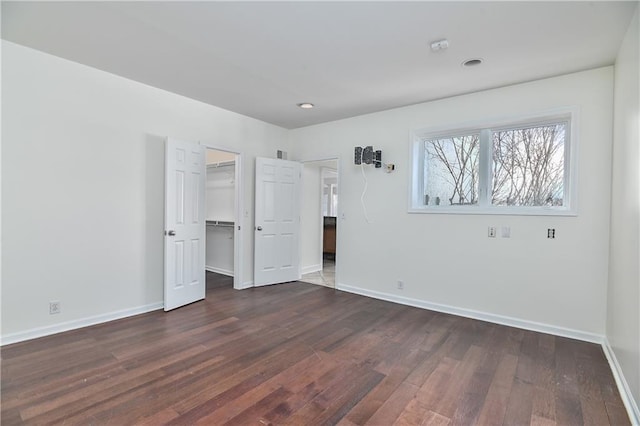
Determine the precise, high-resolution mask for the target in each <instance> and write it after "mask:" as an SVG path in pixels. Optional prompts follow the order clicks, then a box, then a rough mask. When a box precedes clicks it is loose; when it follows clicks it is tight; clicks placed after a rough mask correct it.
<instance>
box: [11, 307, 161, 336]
mask: <svg viewBox="0 0 640 426" xmlns="http://www.w3.org/2000/svg"><path fill="white" fill-rule="evenodd" d="M163 307H164V303H163V302H157V303H151V304H149V305H144V306H139V307H137V308H131V309H123V310H121V311H115V312H109V313H106V314H101V315H96V316H92V317H88V318H82V319H78V320H73V321H66V322H62V323H59V324H53V325H48V326H45V327H37V328H32V329H30V330H26V331H20V332H18V333H10V334H7V335H4V336H2V337H1V338H0V346H4V345H10V344H12V343H18V342H23V341H25V340H31V339H36V338H38V337H44V336H49V335H51V334H57V333H62V332H64V331H70V330H75V329H78V328H82V327H89V326H91V325H96V324H102V323H104V322H108V321H113V320H117V319H121V318H126V317H131V316H134V315H139V314H144V313H147V312H151V311H156V310H158V309H162V308H163Z"/></svg>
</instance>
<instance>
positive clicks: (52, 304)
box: [49, 302, 60, 315]
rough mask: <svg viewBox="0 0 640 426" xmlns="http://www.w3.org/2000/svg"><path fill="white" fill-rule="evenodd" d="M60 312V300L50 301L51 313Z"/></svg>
mask: <svg viewBox="0 0 640 426" xmlns="http://www.w3.org/2000/svg"><path fill="white" fill-rule="evenodd" d="M59 313H60V302H49V315H54V314H59Z"/></svg>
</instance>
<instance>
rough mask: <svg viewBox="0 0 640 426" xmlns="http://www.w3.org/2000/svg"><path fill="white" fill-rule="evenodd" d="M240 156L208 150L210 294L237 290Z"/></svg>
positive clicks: (207, 198) (207, 215)
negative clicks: (216, 291)
mask: <svg viewBox="0 0 640 426" xmlns="http://www.w3.org/2000/svg"><path fill="white" fill-rule="evenodd" d="M238 156H239V155H238V154H235V153H232V152H227V151H220V150H216V149H211V148H207V152H206V164H207V167H206V181H205V201H206V208H205V218H206V245H205V269H206V271H207V272H206V282H207V291H208V290H211V289H214V288H220V287H226V288H234V286H235V285H234V284H235V283H234V280H236V279H237V274H236V265H237V262H236V259H235V257H236V253H237V245H236V244H237V243H236V239H237V238H238V235H237V233H238V231H239V226H238V225H239V224H237V223H236V220H237V216H238V215H237V211H238V208H237V201H238V200H237V193H238V191H237V189H238V188H237V186H238V182H236V180H237V173H236V167H237V157H238Z"/></svg>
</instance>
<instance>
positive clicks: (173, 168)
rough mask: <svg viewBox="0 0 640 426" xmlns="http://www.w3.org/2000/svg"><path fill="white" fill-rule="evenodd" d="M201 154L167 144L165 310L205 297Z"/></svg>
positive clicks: (195, 146)
mask: <svg viewBox="0 0 640 426" xmlns="http://www.w3.org/2000/svg"><path fill="white" fill-rule="evenodd" d="M204 153H205V151H204V147H202V146H201V145H198V144H196V143H193V142H184V141H179V140H176V139H172V138H168V139H167V141H166V152H165V237H164V241H165V251H164V256H165V259H164V264H165V274H164V310H165V311H168V310H171V309H175V308H177V307H180V306H183V305H186V304H188V303H192V302H195V301H197V300H201V299H204V297H205V290H206V282H205V251H204V245H205V217H204V208H205V205H204V188H205V177H206V176H205V167H206V165H205V154H204Z"/></svg>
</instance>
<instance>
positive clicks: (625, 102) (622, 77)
mask: <svg viewBox="0 0 640 426" xmlns="http://www.w3.org/2000/svg"><path fill="white" fill-rule="evenodd" d="M638 13H639V12H638V9H636V13H635V16H634V18H633V20H632V22H631V25H630V26H629V29H628V30H627V34H626V36H625V38H624V41H623V43H622V45H621V47H620V51H619V53H618V58H617V60H616V65H615V102H614V114H615V115H614V142H613V177H612V179H613V182H612V194H611V247H610V260H609V261H610V269H609V293H608V310H607V312H608V318H607V338H608V340H609V343H610V344H611V346H612V348H613V351H614V353H615V357H616V359H617V360H618V362H619V364H620V367H621V369H622V371H623V372H624V377H625V378H626V380H627V383H628V385H629V388H630V390H631V392H632V394H633V396H634V399H635V402H636V405H637V406H640V316H639V313H638V312H639V311H640V269H639V266H638V265H639V263H640V185H639V181H640V147H639V145H640V130H639V127H640V105H639V102H638V98H639V97H640V87H639V84H638V79H639V76H640V66H639V65H638V64H639V62H640V58H639V54H638V51H639V50H640V45H639V42H638V40H639V39H640V34H639V30H638ZM639 420H640V419H639Z"/></svg>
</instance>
